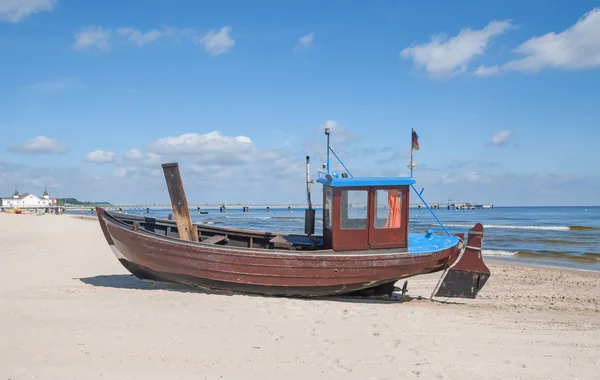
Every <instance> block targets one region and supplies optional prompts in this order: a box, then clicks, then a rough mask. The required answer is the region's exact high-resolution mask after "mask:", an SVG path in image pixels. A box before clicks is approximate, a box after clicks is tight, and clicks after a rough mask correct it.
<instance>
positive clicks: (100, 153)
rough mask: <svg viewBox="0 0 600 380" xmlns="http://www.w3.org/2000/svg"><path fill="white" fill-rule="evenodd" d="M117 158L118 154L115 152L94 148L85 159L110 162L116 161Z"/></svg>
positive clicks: (98, 162)
mask: <svg viewBox="0 0 600 380" xmlns="http://www.w3.org/2000/svg"><path fill="white" fill-rule="evenodd" d="M116 158H117V155H116V153H114V152H107V151H104V150H94V151H92V152H89V153H87V154H86V155H85V157H84V158H83V159H84V161H86V162H92V163H95V164H108V163H109V162H114V161H115V159H116Z"/></svg>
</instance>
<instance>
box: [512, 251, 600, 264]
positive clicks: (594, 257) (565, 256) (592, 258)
mask: <svg viewBox="0 0 600 380" xmlns="http://www.w3.org/2000/svg"><path fill="white" fill-rule="evenodd" d="M515 257H521V258H530V259H548V258H551V259H557V260H566V261H573V262H578V263H586V264H596V263H598V262H600V254H598V253H594V252H586V253H584V254H582V255H572V254H569V253H566V252H555V251H541V252H528V251H519V252H517V253H516V254H515Z"/></svg>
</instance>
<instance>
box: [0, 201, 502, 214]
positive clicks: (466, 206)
mask: <svg viewBox="0 0 600 380" xmlns="http://www.w3.org/2000/svg"><path fill="white" fill-rule="evenodd" d="M100 206H102V207H103V208H105V209H107V210H117V211H124V210H139V211H148V212H149V211H150V210H160V209H163V210H164V209H170V208H171V205H170V204H151V205H148V204H119V205H100ZM307 207H308V205H307V204H305V203H293V204H292V203H285V204H266V203H264V204H247V203H246V204H242V203H236V204H225V203H221V204H190V205H189V208H190V210H192V211H198V212H201V211H207V210H218V211H219V212H226V211H227V210H237V211H243V212H250V211H251V210H266V211H270V210H281V209H287V210H292V209H305V208H307ZM312 207H313V208H316V209H320V208H322V205H320V204H313V205H312ZM351 207H354V208H364V207H365V205H360V204H354V205H351ZM410 207H411V208H416V209H421V208H424V209H425V208H426V206H425V205H424V204H423V203H411V204H410ZM429 207H430V208H431V209H432V210H442V209H447V210H454V209H456V210H486V209H491V210H493V209H494V205H493V204H479V203H472V202H434V203H429ZM9 209H11V207H8V208H6V207H5V208H4V209H3V210H0V211H7V210H9ZM94 209H95V206H93V205H61V206H57V205H55V206H44V207H38V208H35V209H34V208H28V209H24V210H30V211H35V212H38V211H41V212H51V211H54V212H56V211H58V212H59V213H60V212H65V211H85V210H90V211H93V210H94Z"/></svg>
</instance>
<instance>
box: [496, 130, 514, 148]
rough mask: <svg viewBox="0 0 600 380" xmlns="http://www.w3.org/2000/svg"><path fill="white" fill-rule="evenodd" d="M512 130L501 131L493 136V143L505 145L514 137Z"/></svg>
mask: <svg viewBox="0 0 600 380" xmlns="http://www.w3.org/2000/svg"><path fill="white" fill-rule="evenodd" d="M512 135H513V133H512V131H500V132H498V133H495V134H494V135H493V136H492V144H493V145H505V144H506V143H508V142H509V141H510V139H511V137H512Z"/></svg>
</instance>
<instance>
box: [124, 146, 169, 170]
mask: <svg viewBox="0 0 600 380" xmlns="http://www.w3.org/2000/svg"><path fill="white" fill-rule="evenodd" d="M123 157H125V159H126V160H129V161H131V162H135V163H138V164H141V165H144V166H155V165H158V163H159V161H160V160H161V158H162V157H161V156H160V155H159V154H156V153H152V152H150V153H142V152H141V151H140V150H139V149H135V148H134V149H129V150H127V151H125V153H124V154H123Z"/></svg>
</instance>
